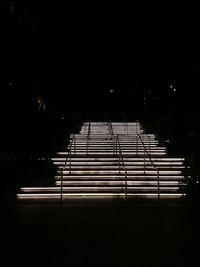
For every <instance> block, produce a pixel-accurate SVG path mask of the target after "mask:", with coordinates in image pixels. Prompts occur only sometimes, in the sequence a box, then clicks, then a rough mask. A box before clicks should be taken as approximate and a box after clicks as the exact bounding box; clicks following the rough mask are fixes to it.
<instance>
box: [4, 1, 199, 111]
mask: <svg viewBox="0 0 200 267" xmlns="http://www.w3.org/2000/svg"><path fill="white" fill-rule="evenodd" d="M10 2H12V1H10V0H7V1H5V3H7V7H6V8H5V14H6V16H5V17H6V20H5V21H6V23H7V26H8V29H9V30H8V32H9V35H7V38H6V40H7V42H6V44H7V47H6V50H7V51H8V64H7V69H5V70H4V71H3V72H2V74H3V75H2V80H3V81H5V83H4V85H6V86H8V87H9V84H10V83H12V86H13V88H14V87H16V88H18V90H19V92H20V91H21V92H22V93H21V97H22V98H23V96H24V95H27V92H28V91H27V90H29V91H30V90H31V91H32V92H33V94H35V93H36V94H37V93H39V94H40V95H42V96H43V98H44V99H45V101H46V102H47V103H49V106H51V107H52V108H55V109H59V110H61V111H64V110H65V111H68V110H69V109H68V108H67V106H68V107H70V108H72V109H75V108H77V109H80V110H82V109H85V107H89V109H93V108H97V107H98V110H99V109H100V107H101V108H102V107H103V106H104V107H105V108H106V106H108V105H109V106H115V109H119V104H120V105H122V106H127V105H131V103H136V104H135V106H137V105H138V106H140V107H141V105H142V102H143V98H144V97H146V94H147V93H148V92H149V91H151V92H152V93H153V94H160V95H165V94H167V93H168V92H169V86H170V85H171V84H173V86H178V88H177V91H180V90H181V91H182V92H183V91H185V88H184V86H183V85H185V84H188V83H189V81H190V76H191V72H193V69H198V65H199V63H200V60H199V58H198V56H197V54H192V52H193V51H192V50H191V49H190V48H189V47H187V49H184V48H185V46H186V42H185V41H184V42H181V38H179V37H180V34H181V33H182V29H181V28H180V27H179V28H177V27H178V26H179V25H176V24H172V25H170V23H169V22H167V21H166V22H167V23H166V24H163V23H162V21H161V20H159V23H160V24H161V30H159V29H158V22H157V24H156V23H155V22H154V21H153V20H152V19H151V20H148V18H149V17H145V16H146V15H145V14H146V13H144V14H143V17H140V16H139V14H140V13H139V14H138V16H137V17H136V16H135V15H136V13H137V12H136V10H135V12H134V14H135V15H133V14H132V16H130V14H128V13H127V16H125V17H122V15H121V13H117V12H116V13H115V12H112V15H113V16H111V13H109V10H107V11H108V12H106V13H107V14H106V15H105V16H104V14H103V13H101V12H100V9H101V7H100V6H99V12H97V11H98V9H97V8H96V7H91V6H90V10H93V12H89V9H88V12H89V13H90V14H88V12H85V10H86V9H87V6H86V5H84V6H81V5H78V7H77V8H76V9H75V8H74V7H73V6H69V5H67V6H63V4H62V3H61V2H60V1H58V2H57V3H56V4H55V3H50V2H47V1H42V3H41V1H37V0H35V1H32V0H23V1H22V0H21V1H20V0H15V1H13V2H15V9H14V13H13V14H11V11H10ZM5 6H6V5H5ZM82 8H84V9H82ZM88 8H89V6H88ZM91 8H92V9H91ZM140 11H141V10H140ZM122 13H123V12H122ZM149 15H150V14H149ZM152 16H153V14H152ZM144 17H145V18H146V19H145V20H143V18H144ZM109 18H110V21H109ZM117 18H118V19H117ZM171 21H172V20H171ZM182 26H184V25H182ZM172 30H173V31H172ZM177 30H178V31H177ZM177 32H178V34H177ZM185 34H186V32H185ZM178 38H179V39H178ZM192 41H193V39H190V42H192ZM179 44H181V45H179ZM196 66H197V67H196ZM192 75H193V74H192ZM196 76H197V75H196ZM5 77H7V78H6V79H5ZM27 88H29V89H27ZM13 90H14V89H13ZM127 101H128V102H130V103H128V104H127V105H126V103H127ZM122 106H121V108H122ZM132 106H133V105H132Z"/></svg>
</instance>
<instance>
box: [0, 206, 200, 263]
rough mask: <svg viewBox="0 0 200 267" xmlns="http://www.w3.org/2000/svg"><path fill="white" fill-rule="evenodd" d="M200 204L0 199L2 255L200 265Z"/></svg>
mask: <svg viewBox="0 0 200 267" xmlns="http://www.w3.org/2000/svg"><path fill="white" fill-rule="evenodd" d="M198 212H199V205H197V204H196V205H194V204H192V203H190V202H184V203H182V204H178V203H175V204H174V203H170V204H169V203H161V205H160V206H158V205H156V204H155V203H154V204H153V203H151V204H148V205H147V203H143V204H137V205H136V204H133V202H132V203H127V205H125V204H124V203H123V202H119V203H118V202H116V203H102V204H96V203H84V204H79V203H76V204H73V205H72V204H66V205H64V206H63V207H62V208H61V206H60V205H59V204H46V205H45V204H23V205H18V206H10V205H5V204H4V205H3V204H1V215H2V218H1V224H2V225H1V233H0V235H1V245H2V246H1V261H3V260H4V259H5V262H6V266H9V265H10V263H12V262H13V260H14V262H15V264H16V263H19V264H20V265H24V266H30V265H31V264H33V265H34V266H40V265H43V266H47V265H49V264H52V265H53V266H59V264H62V265H63V266H137V267H139V266H162V267H165V266H167V267H168V266H169V267H171V266H200V255H199V251H200V243H199V242H200V235H199V225H200V218H199V217H198Z"/></svg>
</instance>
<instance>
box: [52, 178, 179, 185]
mask: <svg viewBox="0 0 200 267" xmlns="http://www.w3.org/2000/svg"><path fill="white" fill-rule="evenodd" d="M124 182H125V181H124V179H121V180H118V181H109V180H108V181H101V180H99V181H66V180H65V181H63V182H62V183H63V185H66V186H67V185H68V186H69V185H70V186H71V185H72V186H95V185H98V186H108V185H109V186H112V185H114V186H118V185H119V186H124ZM157 184H158V182H157V180H156V181H129V180H128V181H127V185H128V186H142V185H146V186H149V185H150V186H151V185H153V186H157ZM159 184H160V186H179V185H180V182H179V181H160V182H159ZM60 185H61V181H56V186H60Z"/></svg>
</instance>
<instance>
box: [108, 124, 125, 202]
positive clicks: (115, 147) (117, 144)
mask: <svg viewBox="0 0 200 267" xmlns="http://www.w3.org/2000/svg"><path fill="white" fill-rule="evenodd" d="M108 126H109V132H110V134H111V136H112V140H114V141H115V144H116V145H114V146H113V150H115V149H116V150H115V152H116V153H115V155H116V156H117V151H118V150H119V174H120V172H121V166H122V168H123V170H124V172H125V200H126V199H127V177H128V174H127V169H126V166H125V163H124V158H123V155H122V150H121V145H120V141H119V137H118V135H114V132H113V127H112V122H111V121H109V122H108ZM117 147H118V148H119V149H117Z"/></svg>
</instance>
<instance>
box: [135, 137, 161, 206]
mask: <svg viewBox="0 0 200 267" xmlns="http://www.w3.org/2000/svg"><path fill="white" fill-rule="evenodd" d="M138 137H139V139H140V141H141V143H142V145H143V148H144V157H145V153H146V154H147V156H148V158H149V161H150V163H151V165H152V167H153V168H154V169H155V170H156V172H157V187H158V200H159V201H160V172H159V169H158V168H157V167H156V166H155V165H154V163H153V161H152V159H151V156H150V155H149V153H148V151H147V149H146V147H145V145H144V142H143V141H142V138H141V136H140V135H139V134H138ZM144 164H145V158H144ZM145 169H146V165H145V166H144V171H145Z"/></svg>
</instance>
